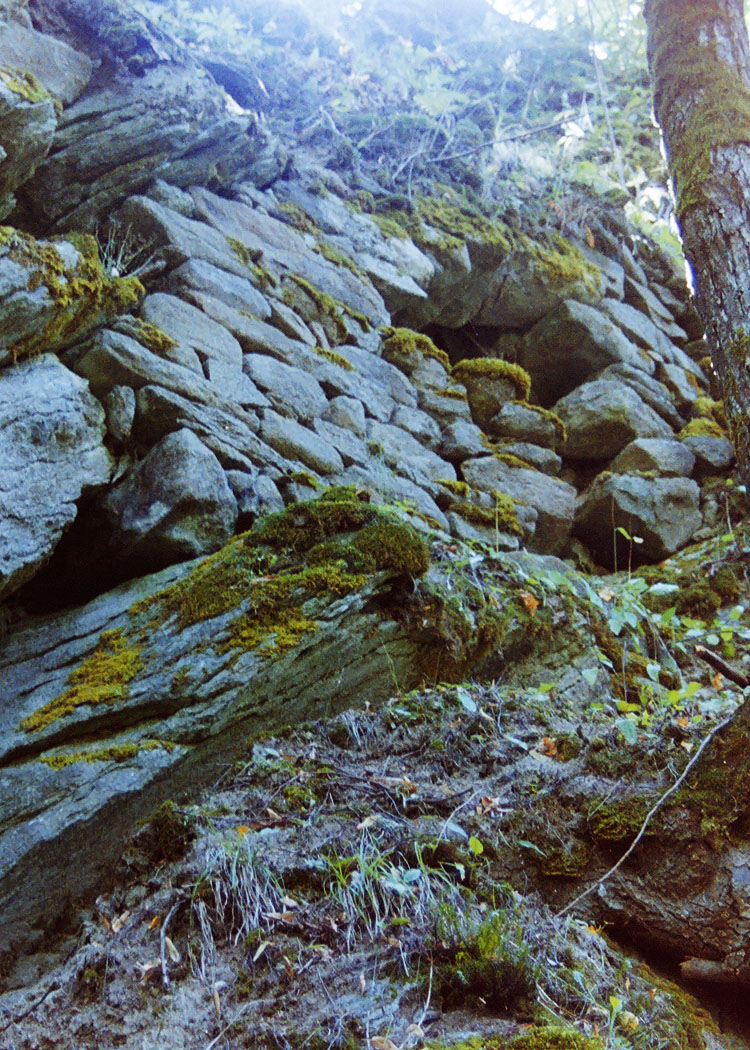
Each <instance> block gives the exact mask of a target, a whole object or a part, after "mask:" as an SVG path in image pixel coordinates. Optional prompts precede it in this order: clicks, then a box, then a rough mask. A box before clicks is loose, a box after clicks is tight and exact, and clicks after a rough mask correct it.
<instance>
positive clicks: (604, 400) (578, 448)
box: [555, 379, 673, 459]
mask: <svg viewBox="0 0 750 1050" xmlns="http://www.w3.org/2000/svg"><path fill="white" fill-rule="evenodd" d="M555 413H556V414H557V415H558V416H559V417H560V419H562V421H563V423H564V424H565V428H566V430H567V432H568V440H567V442H566V443H565V455H566V456H568V457H570V458H571V459H610V458H611V457H612V456H616V455H617V454H618V453H619V452H621V451H622V450H623V449H624V448H625V446H626V445H629V444H630V442H631V441H634V440H635V439H636V438H662V439H669V438H672V437H673V432H672V428H671V427H670V426H669V424H668V423H665V422H664V420H663V419H662V418H661V417H660V416H658V415H657V414H656V412H654V410H653V409H652V408H650V407H649V406H648V405H647V404H646V403H645V401H642V400H641V398H640V397H639V396H638V394H636V392H635V391H634V390H632V389H631V388H630V387H628V386H625V384H624V383H617V382H615V381H613V380H611V379H594V380H593V381H592V382H590V383H584V384H583V385H582V386H579V387H578V388H577V389H576V390H573V391H572V392H571V393H570V394H568V395H567V397H564V398H562V399H561V400H560V401H558V402H557V404H556V405H555Z"/></svg>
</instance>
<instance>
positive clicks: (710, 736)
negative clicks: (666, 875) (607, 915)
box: [554, 715, 734, 919]
mask: <svg viewBox="0 0 750 1050" xmlns="http://www.w3.org/2000/svg"><path fill="white" fill-rule="evenodd" d="M733 718H734V715H730V716H729V718H725V719H724V721H723V722H720V723H719V725H717V726H714V728H713V729H712V730H711V732H710V733H709V734H708V736H707V737H706V738H705V740H704V741H703V743H702V744H701V746H700V747H699V748H698V750H697V751H696V752H695V754H694V755H693V757H692V758H691V759H690V761H689V762H688V764H687V765H686V766H685V768H684V770H683V771H682V773H681V774H680V776H679V777H678V778H677V780H675V782H674V784H672V786H671V788H669V789H668V790H667V791H665V792H664V794H663V795H662V796H661V798H659V799H657V801H656V802H655V803H654V804H653V806H652V807H651V809H650V810H649V811H648V813H647V814H646V819H645V820H644V821H643V823H642V824H641V830H640V831H639V832H638V834H637V835H636V837H635V838H634V839H633V841H632V842H631V843H630V846H629V847H628V848H627V849H626V850H625V852H624V853H623V855H622V856H621V857H620V859H619V860H618V861H617V863H616V864H613V865H612V867H611V868H610V869H609V871H605V873H604V874H603V875H602V876H601V878H599V879H597V880H596V882H592V884H591V885H590V886H589V887H588V889H586V890H584V891H583V893H579V894H578V896H577V897H574V898H573V900H572V901H570V903H569V904H566V905H565V907H564V908H561V909H560V911H558V912H556V913H555V916H554V918H556V919H559V918H561V917H562V916H563V915H565V913H566V912H569V911H570V910H571V908H574V907H575V905H576V904H578V902H579V901H582V900H583V899H584V897H588V895H589V894H590V893H593V892H594V890H595V889H598V887H599V886H602V885H604V883H605V882H606V881H607V879H610V878H611V877H612V876H613V875H614V874H615V872H616V871H617V870H618V869H619V868H621V867H622V865H623V864H624V863H625V861H626V860H627V859H628V857H629V856H630V855H631V854H632V852H633V850H634V849H635V847H636V846H637V845H638V843H639V842H640V841H641V839H642V838H643V836H644V835H645V834H646V828H647V827H648V826H649V824H650V823H651V819H652V818H653V816H654V815H655V813H657V811H658V810H659V809H661V807H662V806H663V805H664V803H665V802H666V801H667V799H668V798H669V796H670V795H673V794H674V793H675V791H676V790H677V788H678V787H679V786H680V784H682V783H683V782H684V780H685V778H686V777H687V775H688V773H689V772H690V770H691V769H692V768H693V766H694V765H695V763H696V762H697V761H698V759H699V758H700V756H701V755H702V754H703V752H704V751H705V750H706V747H707V746H708V744H709V743H710V742H711V741H712V740H713V739H714V737H716V736H717V735H718V734H719V733H720V732H721V731H722V729H726V727H727V726H728V725H729V723H730V722H731V721H732V719H733Z"/></svg>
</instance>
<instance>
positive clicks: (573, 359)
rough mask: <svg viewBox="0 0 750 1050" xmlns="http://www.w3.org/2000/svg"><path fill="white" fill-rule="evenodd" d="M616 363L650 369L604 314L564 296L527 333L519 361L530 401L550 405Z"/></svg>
mask: <svg viewBox="0 0 750 1050" xmlns="http://www.w3.org/2000/svg"><path fill="white" fill-rule="evenodd" d="M561 361H564V362H565V364H564V367H561V366H560V362H561ZM615 362H625V363H626V364H629V365H632V366H633V367H635V368H639V369H642V370H643V371H645V372H647V373H649V374H651V373H653V371H654V363H653V361H652V360H651V358H650V357H649V356H648V355H647V354H646V352H645V351H644V350H642V349H640V348H639V347H637V346H635V345H634V344H633V343H631V342H630V340H629V339H627V338H626V337H625V336H624V335H623V333H622V332H621V331H620V329H619V328H618V327H617V326H616V325H615V324H614V323H613V322H612V321H611V320H610V318H609V317H607V316H606V315H605V314H603V313H601V311H600V310H596V309H594V308H593V307H592V306H586V305H584V304H583V303H577V302H574V301H572V300H568V301H566V302H564V303H561V304H560V306H558V307H557V308H556V309H555V310H553V311H552V312H551V313H549V314H548V315H547V316H546V317H544V318H543V319H542V320H541V321H539V323H538V324H536V325H534V327H533V328H532V329H531V330H530V331H529V332H527V334H526V335H525V336H524V339H523V344H522V348H521V357H520V361H519V364H521V365H522V366H523V367H524V368H525V369H526V371H527V372H528V373H529V374H530V376H531V383H532V386H531V389H532V394H533V397H534V400H535V401H538V402H539V403H540V404H542V405H549V404H551V403H553V402H554V401H557V400H558V399H559V398H561V397H564V396H565V394H568V393H570V391H571V390H574V389H575V387H577V386H579V385H580V384H581V383H584V382H586V380H588V379H590V378H591V377H592V376H593V375H594V374H595V373H597V372H599V371H601V370H602V369H603V368H606V367H607V365H610V364H613V363H615Z"/></svg>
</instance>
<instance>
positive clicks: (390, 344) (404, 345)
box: [382, 326, 451, 375]
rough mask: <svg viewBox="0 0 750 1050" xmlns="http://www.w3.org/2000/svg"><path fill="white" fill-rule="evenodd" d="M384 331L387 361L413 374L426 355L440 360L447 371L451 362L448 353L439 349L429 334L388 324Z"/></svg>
mask: <svg viewBox="0 0 750 1050" xmlns="http://www.w3.org/2000/svg"><path fill="white" fill-rule="evenodd" d="M382 331H383V337H384V338H383V357H384V358H385V360H386V361H390V363H391V364H393V365H395V366H396V367H397V368H400V369H401V371H402V372H405V373H406V375H411V374H412V372H413V371H414V369H415V368H417V367H418V366H419V365H420V364H421V362H422V361H423V359H424V358H425V357H427V358H432V359H433V360H434V361H437V362H439V364H441V365H442V366H443V368H445V370H446V371H448V369H450V366H451V363H450V359H449V357H448V355H447V354H446V353H445V352H444V351H443V350H439V349H438V348H437V347H436V346H435V344H434V343H433V341H432V340H431V339H430V337H429V336H427V335H424V334H423V333H422V332H414V331H412V329H411V328H393V327H391V326H387V327H385V328H383V329H382Z"/></svg>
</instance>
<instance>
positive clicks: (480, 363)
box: [451, 357, 531, 401]
mask: <svg viewBox="0 0 750 1050" xmlns="http://www.w3.org/2000/svg"><path fill="white" fill-rule="evenodd" d="M451 375H452V376H453V378H454V379H457V380H458V382H459V383H465V382H466V380H469V381H471V380H472V379H490V380H491V379H507V380H508V381H509V382H510V383H512V384H513V386H514V387H515V388H516V390H517V391H518V396H519V400H521V401H526V400H527V398H528V396H529V393H530V391H531V376H530V375H529V373H528V372H527V371H526V369H525V368H521V366H520V365H515V364H512V363H511V362H510V361H500V360H499V359H498V358H495V357H477V358H473V359H471V360H466V361H459V362H458V364H456V365H454V366H453V368H452V369H451Z"/></svg>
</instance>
